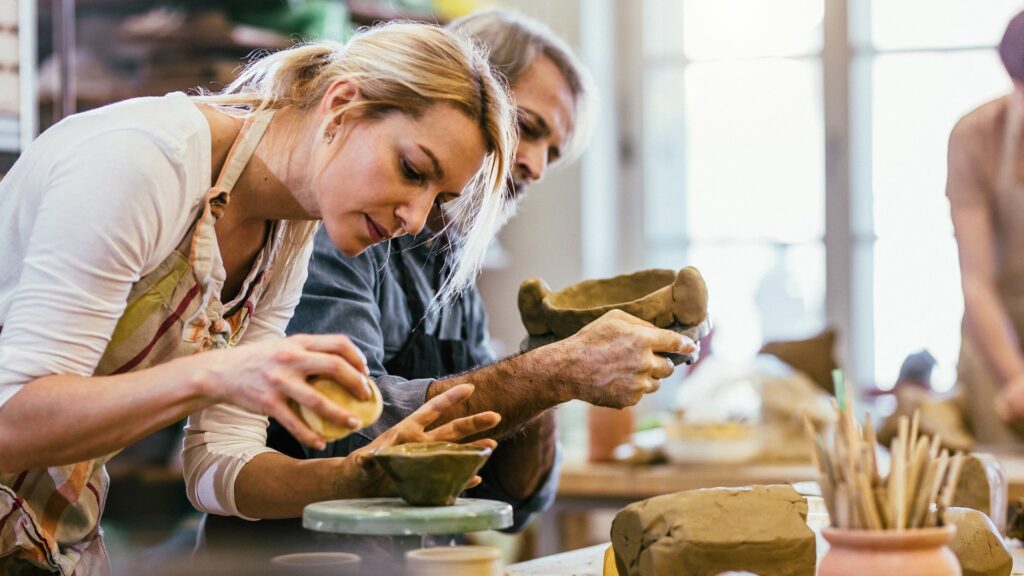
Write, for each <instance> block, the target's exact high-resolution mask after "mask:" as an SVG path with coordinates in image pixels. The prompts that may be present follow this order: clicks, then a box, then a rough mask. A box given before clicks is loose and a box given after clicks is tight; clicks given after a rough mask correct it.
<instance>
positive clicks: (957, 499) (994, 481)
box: [953, 452, 1008, 530]
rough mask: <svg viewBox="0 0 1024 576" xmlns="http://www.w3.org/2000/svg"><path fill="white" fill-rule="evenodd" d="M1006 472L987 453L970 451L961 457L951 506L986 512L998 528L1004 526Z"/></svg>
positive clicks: (1006, 495)
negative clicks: (963, 457)
mask: <svg viewBox="0 0 1024 576" xmlns="http://www.w3.org/2000/svg"><path fill="white" fill-rule="evenodd" d="M1007 497H1008V494H1007V485H1006V472H1005V471H1004V470H1003V466H1002V465H1001V464H1000V463H999V460H997V459H996V457H995V456H993V455H991V454H983V453H978V452H972V453H970V454H968V455H967V459H966V460H964V467H963V469H962V470H961V471H960V480H959V482H957V485H956V493H955V494H954V496H953V506H960V507H963V508H973V509H974V510H979V511H981V512H984V513H985V514H987V515H988V517H989V518H990V519H991V520H992V522H993V523H994V524H995V526H996V528H997V529H998V530H1005V529H1006V510H1007V502H1006V500H1007Z"/></svg>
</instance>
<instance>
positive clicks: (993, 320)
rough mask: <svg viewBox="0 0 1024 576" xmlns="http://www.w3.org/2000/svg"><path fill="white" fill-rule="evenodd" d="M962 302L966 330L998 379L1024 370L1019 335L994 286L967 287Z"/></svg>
mask: <svg viewBox="0 0 1024 576" xmlns="http://www.w3.org/2000/svg"><path fill="white" fill-rule="evenodd" d="M964 304H965V306H964V322H965V324H966V326H967V331H968V334H969V335H970V337H971V339H972V340H973V341H974V343H975V344H976V347H977V348H978V351H979V352H980V353H981V354H982V356H983V357H984V359H985V360H986V361H987V363H988V365H989V367H990V368H991V369H992V371H993V372H994V373H995V375H996V377H997V378H999V381H1000V382H1006V381H1008V380H1010V379H1012V378H1014V377H1016V376H1019V375H1021V374H1024V356H1022V354H1021V352H1020V341H1019V336H1018V334H1017V331H1016V329H1015V328H1014V326H1013V323H1012V322H1011V321H1010V317H1009V315H1008V314H1007V312H1006V309H1005V307H1004V306H1003V304H1002V302H1000V300H999V296H998V294H997V293H996V291H995V289H994V288H992V287H989V286H978V285H976V286H971V287H967V288H965V290H964Z"/></svg>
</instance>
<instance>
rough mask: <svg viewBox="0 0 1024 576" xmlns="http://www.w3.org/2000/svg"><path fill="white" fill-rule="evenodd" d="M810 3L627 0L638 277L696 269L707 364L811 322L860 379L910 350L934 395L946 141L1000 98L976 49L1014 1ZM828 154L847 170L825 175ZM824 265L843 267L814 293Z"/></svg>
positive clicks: (940, 342)
mask: <svg viewBox="0 0 1024 576" xmlns="http://www.w3.org/2000/svg"><path fill="white" fill-rule="evenodd" d="M825 1H826V0H645V1H644V3H643V18H642V27H641V30H642V33H641V34H640V38H639V39H637V40H636V42H638V43H639V44H640V45H641V46H642V49H641V50H639V58H640V59H641V60H642V64H641V65H642V70H643V73H642V76H643V79H644V84H643V90H642V94H643V96H642V100H643V108H644V115H643V129H642V134H643V150H644V154H643V158H644V165H643V169H642V172H643V182H644V190H645V196H644V200H645V202H644V206H645V208H644V216H643V218H644V224H645V226H644V227H643V229H644V239H643V247H644V250H643V258H644V262H643V264H644V265H647V266H664V267H677V266H679V265H680V263H690V264H693V265H695V266H697V267H699V268H700V269H701V271H702V272H703V273H704V275H705V278H706V280H707V282H708V285H709V289H710V291H711V295H712V300H711V313H712V315H713V318H714V320H715V323H716V336H715V340H714V350H715V353H716V354H724V355H727V356H732V357H744V356H748V355H750V354H752V353H754V352H756V350H757V349H758V348H759V347H760V345H761V344H762V342H763V341H765V340H773V339H787V338H799V337H803V336H809V335H811V334H813V333H815V332H816V331H818V330H820V329H821V328H823V327H824V326H825V325H826V324H830V325H834V326H836V327H837V328H838V329H839V330H840V331H841V332H842V336H843V337H844V348H843V351H844V352H845V356H847V358H846V359H845V360H846V365H847V366H848V367H849V368H850V369H851V372H853V373H854V374H856V375H857V377H858V379H859V380H860V381H861V382H862V383H863V384H867V385H871V384H874V385H878V386H881V387H886V386H890V385H891V384H892V383H893V381H894V380H895V377H896V374H897V373H898V370H899V366H900V363H901V362H902V360H903V358H904V357H905V356H906V355H907V354H909V353H912V352H915V351H917V350H920V349H922V348H927V349H929V350H930V351H931V352H932V354H933V355H935V356H936V358H938V360H939V362H940V365H939V371H938V372H937V373H936V376H935V381H936V384H937V385H938V386H939V387H948V386H951V385H952V383H953V369H954V367H955V361H956V353H957V349H958V347H959V322H960V316H961V313H962V309H963V308H962V298H961V296H960V289H959V274H958V271H957V270H958V269H957V259H956V249H955V244H954V242H953V237H952V226H951V224H950V221H949V213H948V203H947V202H946V200H945V196H944V187H945V170H946V167H945V149H946V141H947V138H948V134H949V130H950V129H951V128H952V126H953V123H954V122H955V121H956V119H957V118H959V117H960V116H961V115H963V114H964V113H966V112H967V111H969V110H970V109H971V108H973V107H975V106H977V105H978V104H980V103H982V102H984V101H985V100H987V99H990V98H993V97H995V96H997V95H999V94H1000V93H1003V92H1006V91H1007V90H1008V88H1009V81H1008V80H1007V78H1006V74H1005V72H1003V70H1002V68H1001V66H1000V63H999V61H998V58H997V56H996V54H995V52H994V51H993V50H992V46H994V45H995V43H996V42H997V41H998V39H999V37H1000V35H1001V33H1002V30H1003V28H1004V27H1005V24H1006V21H1007V20H1008V19H1009V17H1010V16H1012V15H1013V13H1015V11H1016V10H1019V9H1020V8H1022V7H1024V3H1022V2H1021V0H985V1H984V2H977V1H976V0H876V1H869V0H849V6H850V11H849V14H846V13H845V12H844V13H843V14H840V15H839V16H838V17H835V15H834V14H833V15H831V17H829V18H826V13H825V10H826V6H825ZM827 1H828V7H827V8H828V9H829V10H837V9H839V10H845V8H844V4H846V3H843V2H833V0H827ZM826 23H828V24H826ZM829 35H835V37H834V38H833V37H830V36H829ZM626 37H627V38H629V37H630V35H629V34H627V35H626ZM836 38H838V39H840V40H841V41H842V42H843V43H844V44H843V46H841V50H839V51H835V50H833V51H831V52H828V53H827V54H826V51H825V46H826V45H827V44H828V42H829V41H830V40H831V41H832V42H833V44H834V42H835V40H836ZM847 38H849V40H848V41H847ZM826 79H827V80H826ZM826 82H836V83H837V85H838V86H842V87H845V88H847V89H848V90H847V93H848V98H840V99H834V100H832V101H826V99H825V94H827V93H829V91H828V90H827V88H828V86H826ZM836 106H840V107H842V108H843V109H840V110H836V109H835V107H836ZM829 107H832V108H831V109H830V108H829ZM826 117H830V118H836V117H839V118H848V121H847V122H839V123H837V124H836V125H837V126H839V128H838V129H837V128H835V127H834V126H832V125H829V126H830V127H829V128H828V129H826V122H825V118H826ZM847 151H848V152H849V155H848V157H844V158H840V161H842V162H844V163H848V164H847V165H848V166H849V172H848V175H849V177H848V178H842V179H830V180H828V182H827V178H826V174H827V173H828V172H827V166H826V162H828V161H829V160H828V159H833V160H832V161H833V162H834V161H836V160H835V159H836V154H837V153H838V152H842V154H846V152H847ZM827 198H832V200H831V202H832V203H831V204H828V203H827V202H826V199H827ZM836 198H841V199H845V198H849V199H850V201H849V202H848V203H847V202H840V201H837V200H836ZM836 210H838V217H835V216H836V212H835V211H836ZM827 212H829V213H830V214H832V217H830V218H826V213H827ZM826 221H828V222H829V223H830V225H831V226H841V227H843V228H844V230H843V231H842V232H843V233H842V234H838V235H836V230H828V229H827V228H826ZM830 234H833V235H834V237H837V238H840V239H841V242H840V244H838V245H837V244H836V242H834V241H829V237H830V236H829V235H830ZM826 246H828V249H827V250H826ZM829 258H836V259H837V260H836V261H840V262H845V263H848V264H844V265H843V267H842V268H841V269H840V272H839V274H838V275H836V274H835V273H834V272H833V273H832V276H831V277H830V282H829V283H828V285H827V287H826V270H827V265H828V259H829ZM851 290H852V291H853V292H854V293H853V294H850V291H851ZM842 301H846V302H849V305H848V306H846V305H842V304H841V302H842ZM826 310H828V311H830V313H828V314H826ZM837 311H838V312H837Z"/></svg>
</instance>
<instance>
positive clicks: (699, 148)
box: [0, 0, 1024, 542]
mask: <svg viewBox="0 0 1024 576" xmlns="http://www.w3.org/2000/svg"><path fill="white" fill-rule="evenodd" d="M486 5H499V6H508V7H513V8H517V9H519V10H521V11H523V12H525V13H526V14H528V15H531V16H533V17H536V18H539V19H541V20H543V21H545V22H547V23H549V24H550V25H551V27H552V28H553V29H554V30H555V31H556V32H558V33H559V34H561V35H562V36H563V37H564V38H566V39H567V40H568V41H569V42H570V44H572V45H573V46H574V47H576V48H577V49H578V50H579V53H580V54H581V56H582V58H583V60H584V61H585V62H586V63H587V64H588V65H589V67H590V69H591V71H592V72H593V75H594V78H595V81H596V84H597V87H598V91H599V93H600V109H599V111H598V114H597V124H596V126H595V131H594V134H593V139H592V142H591V145H590V147H589V149H588V151H587V152H586V154H585V155H584V156H583V158H582V160H581V161H579V162H576V163H575V164H572V165H569V166H565V167H562V168H560V169H559V170H557V171H555V172H554V173H551V174H550V175H549V176H548V177H547V178H546V179H545V181H544V182H542V183H541V184H539V185H537V186H535V187H534V188H533V189H531V191H530V193H529V195H528V197H527V198H526V200H525V201H524V202H523V203H522V205H521V208H520V210H519V215H518V216H517V217H516V218H515V219H513V220H512V221H511V223H509V224H508V225H507V226H506V228H505V229H504V230H503V232H502V233H501V235H500V237H499V239H498V241H497V242H496V243H495V245H494V247H493V250H492V254H491V258H490V262H489V264H488V266H487V269H486V270H485V271H484V273H483V275H482V277H481V278H480V287H481V292H482V294H483V296H484V299H485V301H486V303H487V308H488V311H489V314H490V326H491V331H492V335H493V343H494V345H495V347H496V348H497V350H498V352H499V354H508V353H512V352H515V351H516V350H517V349H518V345H519V342H520V341H521V339H522V338H523V336H524V335H525V330H524V329H523V328H522V324H521V321H520V319H519V314H518V311H517V310H516V306H515V301H516V300H515V296H516V291H517V289H518V286H519V283H520V282H521V281H522V280H523V279H525V278H527V277H531V276H539V277H541V278H543V279H544V280H546V281H547V283H548V284H549V285H550V286H551V287H553V288H556V289H557V288H561V287H564V286H566V285H569V284H572V283H575V282H578V281H580V280H582V279H585V278H594V277H605V276H610V275H614V274H618V273H623V272H629V271H634V270H638V269H642V268H649V267H664V268H673V269H677V268H680V267H682V266H685V265H693V266H696V267H698V268H699V269H700V270H701V271H702V273H703V275H704V277H705V279H706V281H707V284H708V288H709V292H710V314H711V317H712V319H713V322H714V325H715V332H714V339H713V342H711V343H706V344H705V355H706V357H707V358H708V359H711V358H717V359H719V360H720V361H721V362H725V363H727V364H728V363H731V364H732V365H733V366H739V365H744V363H746V362H749V361H750V360H751V359H752V358H753V357H754V356H755V355H756V354H757V352H758V351H759V350H760V349H761V347H762V345H763V344H764V343H766V342H772V341H780V340H803V339H807V338H811V337H813V336H815V335H818V334H820V333H821V332H822V331H824V330H826V329H832V330H834V331H835V334H836V340H835V345H834V349H833V350H832V351H831V352H833V353H834V357H835V359H836V361H837V362H838V364H839V365H840V366H842V367H843V368H844V369H845V370H846V373H847V376H848V378H849V379H851V380H852V381H854V382H855V383H856V385H857V386H858V387H859V388H860V389H861V390H863V391H880V392H884V391H887V390H889V389H891V388H892V387H893V385H894V384H895V383H896V381H897V378H898V375H899V373H900V369H901V366H902V365H903V363H904V361H905V360H906V358H907V357H908V356H910V355H913V354H915V353H919V352H921V351H924V350H926V351H927V353H928V355H930V357H932V358H934V361H935V364H934V370H933V371H932V373H931V377H930V386H931V387H932V388H933V389H934V390H935V391H936V392H938V393H943V392H947V391H950V390H951V389H952V388H953V385H954V383H955V374H956V372H955V368H956V359H957V353H958V350H959V345H960V321H961V315H962V312H963V302H962V300H963V298H962V294H961V290H960V278H959V272H958V265H957V255H956V245H955V242H954V239H953V235H952V225H951V222H950V217H949V205H948V202H947V200H946V198H945V195H944V190H945V178H946V145H947V140H948V135H949V132H950V130H951V128H952V126H953V124H954V123H955V122H956V120H957V119H958V118H959V117H960V116H962V115H963V114H965V113H966V112H968V111H969V110H971V109H972V108H974V107H976V106H977V105H979V104H981V103H982V102H985V101H987V100H989V99H992V98H994V97H996V96H998V95H1000V94H1003V93H1006V92H1007V91H1009V89H1010V88H1011V83H1010V80H1009V79H1008V77H1007V75H1006V73H1005V71H1004V70H1003V68H1002V65H1001V64H1000V61H999V59H998V56H997V54H996V52H995V50H994V49H993V47H994V46H995V44H996V43H997V42H998V41H999V39H1000V37H1001V35H1002V32H1003V30H1004V27H1005V25H1006V22H1007V21H1008V19H1009V18H1010V17H1011V16H1012V15H1013V14H1015V13H1016V12H1017V11H1019V10H1020V9H1021V8H1024V2H1022V1H1021V0H984V1H978V0H503V1H499V0H494V1H490V2H488V1H484V0H478V1H474V0H461V1H458V0H448V1H442V0H436V1H434V2H431V1H429V0H402V1H399V0H393V1H380V2H374V1H372V0H362V1H355V0H351V1H349V2H341V1H340V0H339V1H337V2H335V1H333V0H318V1H315V0H309V1H306V2H301V1H300V2H289V3H284V2H271V1H263V2H250V3H241V2H230V1H228V0H222V1H220V2H204V3H198V2H188V1H184V0H182V1H179V2H169V3H161V2H153V1H144V2H135V1H132V2H129V1H127V0H80V1H77V2H76V1H74V0H53V1H45V2H37V3H36V2H25V1H24V0H22V1H16V0H0V6H2V7H3V10H2V11H0V12H2V14H3V18H5V19H8V20H12V19H16V18H17V17H18V16H17V15H16V14H17V12H18V10H17V8H18V7H19V6H20V8H21V10H22V11H25V10H29V11H32V12H33V14H32V18H33V19H34V21H35V23H36V24H37V27H36V31H35V32H36V33H35V34H34V37H33V38H31V39H30V40H27V41H26V40H24V39H22V41H21V44H20V48H18V40H17V39H16V37H15V36H14V34H15V32H14V27H13V26H3V27H0V29H2V30H4V32H3V35H4V37H3V41H4V42H6V44H4V47H2V48H0V60H3V62H0V63H4V64H6V63H7V61H8V60H10V61H11V63H12V64H16V63H17V58H18V56H17V54H19V50H20V54H21V55H22V56H21V58H23V59H24V58H29V60H28V62H30V64H29V65H28V66H27V67H26V66H24V65H23V66H22V68H21V74H22V78H23V79H24V81H23V82H22V83H21V84H19V83H18V70H17V68H16V67H15V66H0V146H2V149H3V153H2V154H0V161H2V163H0V170H3V169H6V167H8V166H9V165H10V163H11V162H12V161H13V159H14V158H15V157H16V155H17V150H18V149H19V146H20V145H21V139H20V136H19V133H20V132H24V131H30V132H31V131H35V130H39V129H45V127H46V126H48V125H50V124H52V123H53V122H54V121H55V120H56V119H58V118H60V117H61V116H62V115H65V114H67V113H70V112H71V111H73V110H83V109H87V108H91V107H95V106H98V105H101V104H103V103H106V102H110V101H115V100H119V99H123V98H127V97H131V96H135V95H142V94H158V93H159V94H162V93H165V92H167V91H171V90H178V89H188V88H191V87H194V86H196V85H205V84H208V83H209V82H216V81H218V80H223V78H225V76H227V77H230V74H231V72H232V71H233V70H234V68H235V66H236V65H237V62H238V59H239V58H241V57H243V56H244V55H245V54H247V53H248V52H250V51H251V50H252V49H255V48H262V47H270V48H273V47H277V46H280V45H281V43H282V41H283V42H287V36H286V35H285V36H282V34H283V32H282V30H281V29H280V28H278V29H273V28H274V26H275V25H279V24H280V23H281V22H289V24H288V25H291V26H295V27H298V28H300V29H301V30H302V31H304V32H306V33H310V34H323V35H343V34H344V33H345V30H344V26H347V25H359V24H365V23H368V22H371V21H373V20H375V19H379V18H382V17H383V18H389V17H414V18H433V17H440V18H442V19H443V18H445V17H448V16H450V15H456V14H460V13H462V12H465V11H467V10H471V9H473V8H475V7H481V6H486ZM200 8H202V9H203V10H200ZM240 23H244V25H245V27H244V29H241V33H239V34H234V35H231V34H228V35H224V34H222V31H223V30H228V29H235V28H236V27H237V26H238V25H239V24H240ZM303 27H304V28H303ZM236 31H237V30H236ZM229 38H230V39H229ZM282 38H284V40H282ZM111 39H113V40H111ZM30 51H35V55H34V58H33V57H32V55H30V54H28V52H30ZM32 62H34V65H33V64H31V63H32ZM29 84H32V85H35V86H37V88H38V90H37V91H36V92H35V93H33V92H32V91H26V89H25V86H27V85H29ZM824 354H825V356H826V357H827V356H828V354H829V351H828V350H827V347H826V351H825V352H824ZM928 355H924V354H918V355H917V356H915V358H917V359H918V360H922V359H923V362H924V364H925V365H930V364H931V361H929V360H927V358H928ZM685 372H686V371H685V370H680V371H679V373H678V376H674V377H673V378H672V379H671V380H670V381H668V382H667V384H666V385H664V386H663V387H662V390H661V391H660V392H659V393H658V395H657V397H656V398H652V399H647V400H645V401H644V402H643V403H642V404H641V406H640V415H639V418H638V422H644V421H645V419H646V421H648V422H650V421H651V420H650V418H649V416H650V415H652V414H654V413H655V412H656V410H655V407H660V408H665V407H668V406H671V405H672V403H673V400H674V398H675V395H676V394H677V391H678V390H679V389H680V387H685V381H686V374H685ZM874 409H875V410H877V411H879V412H882V413H884V412H885V411H887V410H891V409H892V401H891V400H887V399H886V398H885V396H884V395H882V396H881V397H880V398H879V399H878V403H877V404H876V405H875V408H874ZM560 418H561V431H562V435H563V442H564V446H565V449H566V454H567V458H568V459H569V460H570V461H582V460H585V459H586V456H587V436H586V433H587V432H586V423H585V420H586V411H585V410H584V409H583V407H581V406H567V407H565V408H564V409H562V410H561V412H560ZM169 441H170V440H168V442H169ZM168 446H169V444H167V443H166V442H165V443H164V444H160V443H159V442H156V443H153V444H151V445H148V446H146V447H142V448H140V449H139V451H138V453H137V455H136V458H137V460H136V462H137V463H142V464H140V465H145V466H148V468H146V470H147V474H148V476H144V477H143V476H138V475H132V474H128V473H126V474H125V475H124V476H123V480H122V482H123V483H132V482H134V483H136V484H138V485H139V489H138V490H137V491H134V492H133V491H131V490H125V489H123V488H122V489H119V490H114V491H112V493H113V494H115V495H117V494H120V495H122V499H121V500H114V499H112V500H111V510H109V511H108V513H107V516H108V517H109V518H110V523H111V525H116V523H117V522H118V521H119V516H118V513H117V508H118V507H119V506H120V507H122V508H123V509H124V510H132V511H133V516H132V518H135V519H128V520H123V521H124V522H126V523H128V524H131V523H133V522H135V523H138V524H141V525H144V524H145V521H144V520H143V521H138V520H137V518H138V516H137V515H138V514H141V513H143V512H140V510H143V511H144V513H148V514H152V515H154V517H158V516H160V515H172V516H173V515H175V514H187V512H188V510H187V506H188V504H187V501H184V499H183V498H181V499H180V500H175V499H173V498H172V499H161V498H155V497H153V493H154V492H153V491H160V490H164V491H165V492H167V493H169V494H176V493H177V491H180V490H181V486H180V485H179V484H180V482H177V483H176V482H175V478H174V472H173V471H170V469H169V468H168V469H167V470H163V468H161V458H163V457H165V456H166V455H167V454H168V453H169V452H170V450H169V447H168ZM115 468H116V467H115ZM161 470H163V471H161ZM115 473H116V470H115ZM162 480H165V481H162ZM147 482H148V484H147ZM147 490H148V492H147ZM132 494H135V496H132ZM154 502H172V503H173V505H168V506H169V508H168V509H161V510H149V509H147V508H146V505H152V504H153V503H154ZM121 518H122V519H123V518H124V516H122V517H121ZM597 532H598V533H600V529H598V530H597ZM115 534H116V533H115ZM158 536H159V537H158ZM158 536H154V537H153V542H159V541H160V538H162V537H164V536H166V535H165V534H162V535H158Z"/></svg>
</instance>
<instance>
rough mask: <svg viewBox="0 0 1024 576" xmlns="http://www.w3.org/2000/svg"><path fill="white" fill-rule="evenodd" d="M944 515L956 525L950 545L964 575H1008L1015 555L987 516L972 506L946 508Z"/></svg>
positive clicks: (947, 520) (950, 522) (949, 521)
mask: <svg viewBox="0 0 1024 576" xmlns="http://www.w3.org/2000/svg"><path fill="white" fill-rule="evenodd" d="M944 518H945V519H946V522H947V523H949V524H955V525H956V536H954V537H953V541H952V542H950V543H949V548H950V549H951V550H952V551H953V554H956V559H957V560H959V561H960V568H961V569H962V570H963V573H964V576H1009V574H1010V571H1011V570H1012V569H1013V557H1012V556H1011V555H1010V551H1009V550H1007V549H1006V545H1005V544H1004V543H1003V540H1002V538H1000V537H999V533H998V532H997V531H996V527H995V524H993V523H992V521H991V520H989V517H988V516H986V515H985V514H982V513H981V512H978V511H977V510H973V509H971V508H947V509H946V513H945V516H944Z"/></svg>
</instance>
